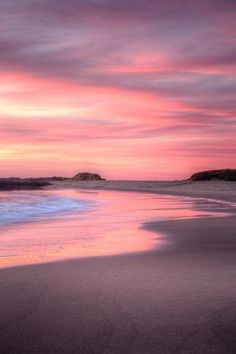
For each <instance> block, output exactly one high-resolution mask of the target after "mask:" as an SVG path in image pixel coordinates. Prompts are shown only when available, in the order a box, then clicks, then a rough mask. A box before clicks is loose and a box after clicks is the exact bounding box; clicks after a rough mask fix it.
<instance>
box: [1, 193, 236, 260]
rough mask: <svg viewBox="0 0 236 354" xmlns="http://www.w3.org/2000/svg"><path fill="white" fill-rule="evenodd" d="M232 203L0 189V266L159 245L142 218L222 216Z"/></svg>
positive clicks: (143, 195)
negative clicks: (144, 226) (145, 227)
mask: <svg viewBox="0 0 236 354" xmlns="http://www.w3.org/2000/svg"><path fill="white" fill-rule="evenodd" d="M232 210H233V206H232V205H229V204H227V203H223V202H216V201H211V200H205V199H193V198H187V197H177V196H164V195H156V194H148V193H133V192H116V191H78V190H53V191H49V190H48V191H46V190H41V191H10V192H1V193H0V267H6V266H15V265H22V264H32V263H42V262H48V261H55V260H63V259H69V258H78V257H79V258H81V257H92V256H106V255H115V254H121V253H127V252H142V251H148V250H151V249H153V248H154V247H165V244H166V241H165V238H163V235H158V233H155V234H154V233H152V232H150V231H147V230H145V229H144V228H143V227H142V224H143V223H145V222H149V221H155V220H156V221H160V222H161V221H162V220H170V219H176V218H194V217H211V216H215V215H218V216H223V215H226V214H228V213H229V212H232Z"/></svg>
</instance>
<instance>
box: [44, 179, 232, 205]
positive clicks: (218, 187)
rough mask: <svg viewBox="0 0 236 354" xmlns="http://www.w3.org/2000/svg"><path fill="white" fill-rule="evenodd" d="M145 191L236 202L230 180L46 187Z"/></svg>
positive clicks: (68, 183) (53, 186)
mask: <svg viewBox="0 0 236 354" xmlns="http://www.w3.org/2000/svg"><path fill="white" fill-rule="evenodd" d="M61 188H75V189H92V190H96V189H97V190H113V191H126V192H144V193H155V194H167V195H176V196H186V197H192V198H209V199H214V200H222V201H229V202H236V182H229V181H217V180H216V181H190V180H185V181H71V180H70V181H63V182H60V181H55V182H52V184H51V185H50V186H48V187H46V189H61Z"/></svg>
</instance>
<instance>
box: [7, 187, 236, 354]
mask: <svg viewBox="0 0 236 354" xmlns="http://www.w3.org/2000/svg"><path fill="white" fill-rule="evenodd" d="M66 183H67V182H65V183H63V184H62V183H61V182H55V183H54V185H53V186H51V187H47V188H49V189H54V190H57V189H60V188H62V186H63V188H64V189H66V188H68V189H70V188H78V189H79V190H84V189H86V190H96V189H97V190H100V191H101V193H102V190H103V189H110V190H112V189H114V190H123V191H124V190H127V191H128V190H132V191H139V192H146V193H147V192H148V193H151V194H150V196H151V195H152V194H153V193H158V194H160V195H161V194H163V195H164V194H166V195H183V196H188V197H193V198H198V199H194V200H196V201H199V198H208V202H209V201H212V200H218V201H224V202H226V204H224V207H223V212H224V214H225V215H223V216H207V215H206V216H204V217H195V218H191V217H187V218H181V219H178V218H177V219H176V220H159V221H158V220H157V221H155V220H153V221H149V222H143V223H142V225H139V227H140V229H142V230H145V231H147V232H150V233H152V234H153V235H155V234H156V235H157V237H160V235H162V238H163V240H164V242H165V243H166V246H165V247H159V246H158V245H156V246H155V245H153V246H152V249H149V250H146V251H142V252H140V251H137V252H129V253H127V254H125V253H123V254H117V255H107V256H96V257H84V258H80V259H79V258H78V259H70V260H64V261H57V262H48V263H42V264H40V263H39V264H34V265H24V266H15V267H8V268H3V269H1V270H0V300H1V301H0V314H1V316H0V327H1V340H0V353H1V354H2V353H3V354H8V353H14V354H15V353H23V354H28V353H29V354H34V353H40V354H49V353H50V354H57V353H58V354H59V353H60V354H61V353H81V354H82V353H83V354H86V353H107V354H109V353H131V354H136V353H137V354H148V353H158V354H173V353H175V354H177V353H183V354H192V353H193V354H197V353H204V354H229V353H235V351H236V340H235V336H234V334H235V330H236V301H235V299H236V280H235V267H236V261H235V259H236V257H235V256H236V237H235V236H236V219H235V215H234V204H233V203H234V202H236V183H234V182H215V181H212V182H197V183H191V182H189V183H188V182H184V181H182V182H135V183H133V182H128V181H126V182H106V181H102V182H79V183H78V182H75V183H74V182H68V184H66ZM76 183H77V184H76ZM117 193H119V192H117ZM227 203H229V204H227ZM206 204H207V203H206ZM208 210H209V208H208ZM94 223H96V219H94Z"/></svg>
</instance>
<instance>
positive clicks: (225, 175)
mask: <svg viewBox="0 0 236 354" xmlns="http://www.w3.org/2000/svg"><path fill="white" fill-rule="evenodd" d="M211 179H217V180H223V181H236V169H226V170H210V171H202V172H197V173H194V174H193V175H192V176H191V177H190V180H191V181H208V180H211Z"/></svg>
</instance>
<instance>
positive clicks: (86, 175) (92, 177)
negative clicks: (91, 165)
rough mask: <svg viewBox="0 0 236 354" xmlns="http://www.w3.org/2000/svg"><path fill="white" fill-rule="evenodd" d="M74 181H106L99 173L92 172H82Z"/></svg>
mask: <svg viewBox="0 0 236 354" xmlns="http://www.w3.org/2000/svg"><path fill="white" fill-rule="evenodd" d="M72 179H73V180H76V181H104V178H102V177H101V176H100V175H99V174H98V173H91V172H80V173H78V174H77V175H75V176H74V177H73V178H72Z"/></svg>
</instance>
